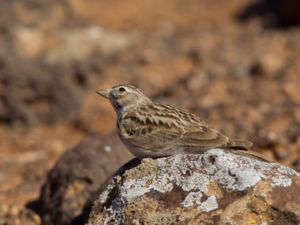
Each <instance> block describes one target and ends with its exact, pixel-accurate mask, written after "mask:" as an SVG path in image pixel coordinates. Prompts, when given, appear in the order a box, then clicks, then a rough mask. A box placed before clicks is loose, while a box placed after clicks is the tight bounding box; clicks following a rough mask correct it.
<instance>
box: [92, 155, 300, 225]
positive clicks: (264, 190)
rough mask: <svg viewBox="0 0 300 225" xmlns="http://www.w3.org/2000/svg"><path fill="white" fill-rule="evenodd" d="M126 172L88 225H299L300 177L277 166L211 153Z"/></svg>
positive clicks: (109, 188)
mask: <svg viewBox="0 0 300 225" xmlns="http://www.w3.org/2000/svg"><path fill="white" fill-rule="evenodd" d="M121 170H122V171H123V172H122V173H120V174H118V175H116V176H115V177H114V178H113V182H111V183H110V184H109V185H108V186H107V188H106V189H105V190H104V192H102V193H101V195H100V198H99V199H98V200H97V201H96V202H95V205H94V208H93V211H92V213H91V215H90V219H89V223H88V224H89V225H97V224H232V225H233V224H239V225H244V224H245V225H248V224H298V223H300V208H299V205H300V174H299V173H297V172H296V171H294V170H293V169H290V168H288V167H284V166H281V165H279V164H277V163H268V162H262V161H258V160H256V159H251V158H248V157H245V156H238V155H234V154H232V153H228V152H226V151H224V150H221V149H212V150H209V151H207V152H206V153H204V154H203V155H176V156H171V157H167V158H160V159H156V160H153V159H144V160H143V161H142V162H141V164H139V165H138V166H136V167H133V168H131V169H129V168H126V166H125V167H123V168H122V169H121Z"/></svg>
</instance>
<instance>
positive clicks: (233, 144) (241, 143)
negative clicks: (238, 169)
mask: <svg viewBox="0 0 300 225" xmlns="http://www.w3.org/2000/svg"><path fill="white" fill-rule="evenodd" d="M252 145H253V143H252V142H251V141H245V140H230V141H229V142H228V143H227V144H226V147H227V148H230V149H243V150H247V149H249V148H251V147H252Z"/></svg>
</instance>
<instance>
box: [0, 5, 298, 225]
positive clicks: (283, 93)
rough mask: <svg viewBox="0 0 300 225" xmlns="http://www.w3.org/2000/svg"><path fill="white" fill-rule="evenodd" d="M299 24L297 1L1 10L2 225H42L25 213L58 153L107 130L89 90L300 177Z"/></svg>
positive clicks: (107, 119)
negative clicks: (133, 90) (150, 102)
mask: <svg viewBox="0 0 300 225" xmlns="http://www.w3.org/2000/svg"><path fill="white" fill-rule="evenodd" d="M299 25H300V2H299V1H298V0H218V1H217V0H214V1H212V0H165V1H158V0H144V1H140V0H115V1H109V0H62V1H58V0H43V1H38V0H13V1H12V0H2V1H1V2H0V224H1V225H2V224H3V225H4V224H9V225H15V224H40V219H39V217H38V216H37V214H36V213H35V212H34V211H33V210H31V209H29V208H27V207H26V205H27V204H28V203H29V202H31V201H33V200H34V199H37V198H38V197H39V194H40V188H41V186H42V184H43V183H44V182H45V180H46V174H47V172H48V171H49V170H50V169H51V168H52V166H53V165H54V164H55V163H56V161H57V160H58V159H59V157H60V156H61V155H62V154H63V153H65V152H66V151H67V150H68V149H71V148H72V147H74V146H76V145H77V144H78V143H79V142H80V141H81V140H83V139H85V138H86V137H87V136H89V135H92V134H95V133H98V134H102V135H105V134H110V133H111V132H113V131H114V130H115V113H114V111H113V109H112V107H111V106H110V104H109V103H108V102H107V101H105V100H104V99H102V98H100V97H99V96H97V95H96V94H95V90H96V89H98V88H104V87H111V86H113V85H117V84H123V83H126V84H133V85H136V86H138V87H139V88H140V89H142V90H143V91H144V92H145V93H146V95H148V96H150V97H151V98H153V99H155V100H156V101H159V102H163V103H168V104H172V105H175V106H179V107H181V108H185V109H188V110H189V111H191V112H193V113H195V114H197V115H198V116H199V117H200V118H202V119H204V120H206V121H207V122H208V124H209V125H210V126H211V127H214V128H216V129H219V130H221V131H222V132H223V133H225V134H226V135H228V136H230V137H235V138H245V139H249V140H251V141H252V142H254V150H256V151H259V152H261V153H262V154H264V155H265V157H266V158H268V159H270V160H275V161H278V162H280V163H282V164H284V165H288V166H290V167H292V168H294V169H296V170H298V171H300V137H299V134H300V127H299V125H300V91H299V87H300V26H299ZM122 151H123V150H122ZM121 154H122V153H121ZM126 154H127V153H126ZM124 155H125V153H124ZM126 157H127V158H126ZM126 157H125V156H124V159H125V158H126V159H128V157H129V156H128V155H126ZM129 158H130V157H129ZM95 160H97V159H95ZM102 163H104V164H105V163H110V161H109V158H108V161H107V162H105V160H103V162H102ZM120 165H121V163H120ZM120 165H118V164H117V163H116V167H118V166H120Z"/></svg>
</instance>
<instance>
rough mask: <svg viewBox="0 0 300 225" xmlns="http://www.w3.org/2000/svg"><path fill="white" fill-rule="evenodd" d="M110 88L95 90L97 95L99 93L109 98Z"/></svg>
mask: <svg viewBox="0 0 300 225" xmlns="http://www.w3.org/2000/svg"><path fill="white" fill-rule="evenodd" d="M110 91H111V89H99V90H97V91H96V93H97V94H98V95H101V96H102V97H104V98H107V99H109V97H110Z"/></svg>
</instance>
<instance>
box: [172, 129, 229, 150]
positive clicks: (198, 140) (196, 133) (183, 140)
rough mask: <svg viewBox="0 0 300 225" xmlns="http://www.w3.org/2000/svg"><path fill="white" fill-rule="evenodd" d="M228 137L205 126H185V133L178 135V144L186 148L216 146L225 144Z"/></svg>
mask: <svg viewBox="0 0 300 225" xmlns="http://www.w3.org/2000/svg"><path fill="white" fill-rule="evenodd" d="M228 141H229V138H228V137H226V136H224V135H223V134H221V133H220V132H218V131H217V130H214V129H210V128H208V127H206V126H198V127H192V128H191V127H190V128H186V130H185V133H184V134H183V135H182V136H181V137H180V140H179V143H178V144H179V145H182V146H184V147H186V148H187V150H188V148H191V149H192V148H195V149H197V148H199V149H207V148H217V147H221V146H226V144H227V143H228Z"/></svg>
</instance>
